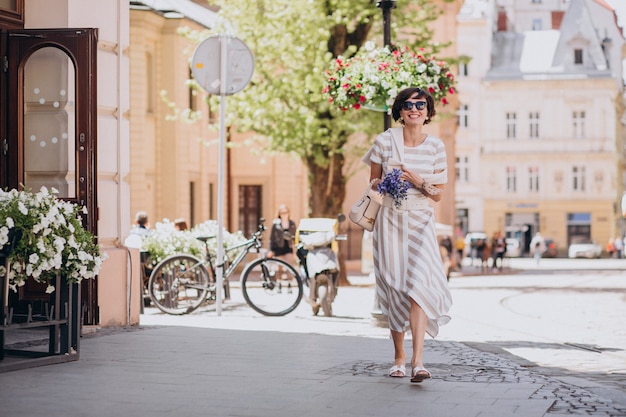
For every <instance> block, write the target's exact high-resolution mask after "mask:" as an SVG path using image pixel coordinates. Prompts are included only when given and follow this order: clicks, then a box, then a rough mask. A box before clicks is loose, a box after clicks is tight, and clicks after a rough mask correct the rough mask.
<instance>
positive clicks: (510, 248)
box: [505, 237, 522, 258]
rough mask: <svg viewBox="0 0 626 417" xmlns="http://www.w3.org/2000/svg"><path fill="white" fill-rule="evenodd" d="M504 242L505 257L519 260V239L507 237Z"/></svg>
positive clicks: (520, 250) (520, 252) (520, 248)
mask: <svg viewBox="0 0 626 417" xmlns="http://www.w3.org/2000/svg"><path fill="white" fill-rule="evenodd" d="M505 242H506V254H505V255H506V256H507V257H509V258H519V257H520V256H522V245H521V243H520V241H519V239H515V238H514V237H507V238H506V239H505Z"/></svg>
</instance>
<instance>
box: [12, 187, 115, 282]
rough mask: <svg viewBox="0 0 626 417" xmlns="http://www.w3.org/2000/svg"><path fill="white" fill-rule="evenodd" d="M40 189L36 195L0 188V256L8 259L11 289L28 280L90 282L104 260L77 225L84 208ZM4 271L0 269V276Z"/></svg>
mask: <svg viewBox="0 0 626 417" xmlns="http://www.w3.org/2000/svg"><path fill="white" fill-rule="evenodd" d="M56 193H57V190H55V189H52V190H51V192H49V191H48V189H47V188H45V187H42V188H41V190H40V191H39V192H38V193H31V192H29V191H18V190H15V189H13V190H11V191H3V190H0V252H1V253H2V254H3V255H4V256H6V257H7V259H8V265H9V271H8V275H9V285H10V287H11V288H12V289H13V290H17V287H20V286H22V285H24V283H25V282H26V280H27V279H29V278H32V279H34V280H35V281H37V282H41V283H46V284H48V289H47V292H52V291H54V287H53V286H52V285H51V283H52V282H53V280H54V279H55V278H56V277H57V276H58V275H60V276H62V277H63V278H64V279H65V280H66V281H67V282H68V283H78V282H80V281H81V280H82V279H88V278H94V277H95V276H96V275H97V274H98V272H99V271H100V267H101V265H102V262H103V261H104V259H105V257H104V256H103V255H101V254H100V249H99V248H98V245H96V243H95V242H94V236H93V235H92V234H91V233H90V232H89V231H88V230H86V229H85V228H84V227H83V225H82V221H81V217H80V215H81V213H82V211H83V208H81V207H79V206H78V205H76V204H72V203H69V202H67V201H64V200H61V199H58V198H57V197H55V195H54V194H56ZM6 275H7V269H6V268H5V266H4V265H0V277H5V276H6Z"/></svg>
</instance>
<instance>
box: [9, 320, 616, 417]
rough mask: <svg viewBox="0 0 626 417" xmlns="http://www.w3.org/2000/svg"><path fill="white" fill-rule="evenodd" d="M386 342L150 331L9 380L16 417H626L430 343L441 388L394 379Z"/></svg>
mask: <svg viewBox="0 0 626 417" xmlns="http://www.w3.org/2000/svg"><path fill="white" fill-rule="evenodd" d="M390 354H391V344H390V341H389V340H387V339H380V338H367V337H352V336H327V335H319V334H307V333H284V332H267V331H241V330H226V329H208V328H196V327H158V326H147V327H140V328H132V329H103V330H101V331H99V332H98V333H96V334H95V335H93V336H89V337H86V338H83V340H82V344H81V358H80V360H79V361H76V362H69V363H65V364H58V365H51V366H45V367H39V368H32V369H26V370H20V371H15V372H8V373H4V374H0V387H1V388H0V404H1V406H0V408H1V410H2V412H1V413H0V414H1V415H2V416H3V417H13V416H29V417H39V416H42V417H43V416H50V417H62V416H72V417H80V416H88V417H100V416H103V417H104V416H119V415H127V416H134V417H135V416H136V417H143V416H146V417H147V416H180V417H185V416H194V415H210V416H254V417H266V416H267V417H282V416H284V417H293V416H320V415H325V416H347V417H350V416H355V417H356V416H359V417H363V416H380V417H386V416H426V415H428V416H431V417H437V416H441V417H456V416H458V417H473V416H476V417H487V416H492V417H504V416H523V417H534V416H537V417H539V416H550V415H563V414H568V415H572V414H574V415H587V416H588V415H593V416H626V408H624V407H622V408H619V406H617V405H616V404H612V403H610V402H609V401H608V400H605V399H603V398H600V397H598V396H596V395H594V394H591V393H589V392H586V391H585V390H583V389H580V388H578V387H576V386H574V385H568V384H566V383H564V382H561V381H558V380H555V379H552V378H550V377H547V376H544V375H541V374H538V373H536V372H534V371H532V370H529V369H527V368H524V367H522V366H520V365H518V364H516V363H515V362H513V361H511V360H508V359H507V358H505V357H501V356H497V355H494V354H491V353H488V352H484V351H478V350H475V349H472V348H471V347H469V346H466V345H464V344H462V343H458V342H444V341H437V340H427V341H426V348H425V354H424V359H425V362H426V364H427V367H428V368H429V369H430V371H431V372H432V374H433V378H432V379H431V380H426V381H424V382H423V383H421V384H411V383H410V382H409V378H403V379H396V378H390V377H387V376H386V372H387V369H388V368H389V366H390V362H389V358H390Z"/></svg>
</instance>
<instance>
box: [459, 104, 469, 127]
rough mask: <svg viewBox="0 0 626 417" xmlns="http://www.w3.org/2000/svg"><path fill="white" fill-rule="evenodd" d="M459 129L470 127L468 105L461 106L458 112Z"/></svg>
mask: <svg viewBox="0 0 626 417" xmlns="http://www.w3.org/2000/svg"><path fill="white" fill-rule="evenodd" d="M457 114H458V124H459V127H468V125H469V107H468V106H467V104H461V105H460V106H459V111H458V113H457Z"/></svg>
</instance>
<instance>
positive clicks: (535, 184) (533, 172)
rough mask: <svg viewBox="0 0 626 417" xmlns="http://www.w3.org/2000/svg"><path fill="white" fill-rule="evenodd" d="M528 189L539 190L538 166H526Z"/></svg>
mask: <svg viewBox="0 0 626 417" xmlns="http://www.w3.org/2000/svg"><path fill="white" fill-rule="evenodd" d="M528 190H529V191H532V192H539V167H536V166H534V167H528Z"/></svg>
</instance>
